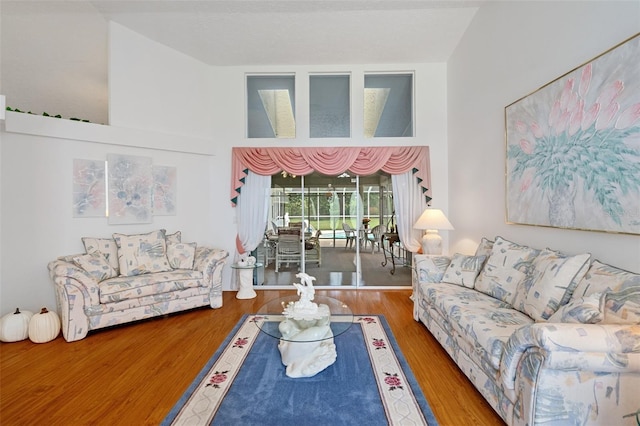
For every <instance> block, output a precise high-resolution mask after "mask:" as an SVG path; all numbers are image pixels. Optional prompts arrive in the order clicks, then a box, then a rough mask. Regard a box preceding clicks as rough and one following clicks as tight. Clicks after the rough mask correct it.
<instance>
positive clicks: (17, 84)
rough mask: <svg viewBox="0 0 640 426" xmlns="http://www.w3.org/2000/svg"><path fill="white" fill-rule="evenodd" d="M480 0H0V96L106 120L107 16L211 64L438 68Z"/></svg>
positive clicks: (25, 106)
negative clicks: (425, 65)
mask: <svg viewBox="0 0 640 426" xmlns="http://www.w3.org/2000/svg"><path fill="white" fill-rule="evenodd" d="M483 2H484V0H480V1H462V0H445V1H429V0H339V1H331V0H292V1H273V0H256V1H251V0H231V1H230V0H173V1H166V0H128V1H121V0H94V1H91V0H66V1H60V0H40V1H36V0H0V18H1V22H0V24H1V26H0V31H1V37H2V38H1V45H2V50H1V53H2V56H1V57H0V59H1V74H0V93H3V94H6V95H7V104H8V105H13V106H16V107H20V108H21V109H27V110H29V109H32V110H34V112H36V111H37V112H41V111H49V112H54V113H61V114H63V116H65V115H66V116H80V117H81V118H88V119H90V120H91V121H96V122H106V121H107V115H108V114H107V109H108V105H107V104H108V101H107V40H108V37H107V29H108V21H110V20H112V21H115V22H117V23H119V24H121V25H123V26H125V27H127V28H129V29H131V30H133V31H135V32H138V33H140V34H142V35H144V36H146V37H148V38H150V39H152V40H155V41H157V42H159V43H162V44H164V45H167V46H169V47H171V48H173V49H175V50H177V51H180V52H183V53H185V54H187V55H189V56H191V57H193V58H196V59H198V60H200V61H202V62H204V63H206V64H210V65H215V66H261V65H262V66H268V65H322V64H333V65H342V64H385V63H386V64H404V63H407V64H411V63H425V62H446V61H447V60H448V58H449V56H450V55H451V53H452V52H453V50H454V49H455V47H456V45H457V43H458V41H459V40H460V39H461V37H462V35H463V34H464V31H465V30H466V28H467V26H468V25H469V23H470V22H471V20H472V19H473V16H474V14H475V13H476V11H477V9H478V7H480V5H481V4H482V3H483Z"/></svg>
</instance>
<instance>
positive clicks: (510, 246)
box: [475, 237, 540, 305]
mask: <svg viewBox="0 0 640 426" xmlns="http://www.w3.org/2000/svg"><path fill="white" fill-rule="evenodd" d="M538 253H540V251H539V250H536V249H534V248H531V247H527V246H521V245H519V244H516V243H513V242H511V241H508V240H505V239H504V238H502V237H496V240H495V242H494V243H493V247H492V248H491V255H490V256H489V258H488V259H487V263H486V264H485V265H484V268H482V271H481V272H480V275H478V278H477V279H476V285H475V289H476V290H478V291H480V292H482V293H485V294H487V295H489V296H491V297H494V298H496V299H500V300H502V301H503V302H506V303H508V304H510V305H513V302H514V300H515V297H516V291H517V289H518V285H519V284H520V282H521V281H523V280H525V279H528V278H527V277H528V274H529V272H530V271H531V270H532V268H533V265H532V264H533V259H535V258H536V256H537V255H538Z"/></svg>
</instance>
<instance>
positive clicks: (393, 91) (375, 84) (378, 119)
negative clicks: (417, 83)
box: [364, 74, 413, 138]
mask: <svg viewBox="0 0 640 426" xmlns="http://www.w3.org/2000/svg"><path fill="white" fill-rule="evenodd" d="M364 136H365V137H367V138H374V137H375V138H379V137H410V136H413V74H369V75H365V76H364Z"/></svg>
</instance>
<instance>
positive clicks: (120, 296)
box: [48, 229, 229, 342]
mask: <svg viewBox="0 0 640 426" xmlns="http://www.w3.org/2000/svg"><path fill="white" fill-rule="evenodd" d="M181 239H182V234H181V232H180V231H178V232H176V233H174V234H171V235H166V232H165V230H164V229H160V230H157V231H153V232H149V233H146V234H135V235H124V234H113V238H83V239H82V241H83V244H84V247H85V251H86V253H83V254H75V255H69V256H63V257H59V258H58V259H56V260H54V261H52V262H50V263H49V265H48V268H49V276H50V277H51V280H52V281H53V284H54V286H55V294H56V300H57V305H58V312H59V313H60V317H61V321H62V334H63V336H64V338H65V340H66V341H67V342H73V341H76V340H80V339H83V338H84V337H86V336H87V333H88V332H89V331H90V330H96V329H99V328H103V327H109V326H112V325H116V324H122V323H126V322H131V321H137V320H141V319H144V318H150V317H155V316H158V315H164V314H168V313H172V312H178V311H184V310H187V309H192V308H196V307H201V306H206V305H209V306H211V307H212V308H220V307H222V268H223V266H224V264H225V263H226V259H227V257H228V255H229V253H228V252H227V251H225V250H221V249H216V248H210V247H203V246H198V245H197V244H196V243H182V242H181Z"/></svg>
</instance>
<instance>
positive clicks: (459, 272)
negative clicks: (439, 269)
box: [442, 253, 487, 288]
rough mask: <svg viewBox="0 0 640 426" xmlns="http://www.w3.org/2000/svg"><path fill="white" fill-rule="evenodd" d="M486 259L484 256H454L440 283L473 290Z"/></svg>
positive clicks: (458, 254)
mask: <svg viewBox="0 0 640 426" xmlns="http://www.w3.org/2000/svg"><path fill="white" fill-rule="evenodd" d="M486 259H487V257H486V256H465V255H463V254H460V253H456V254H454V255H453V258H452V259H451V263H450V264H449V266H448V267H447V270H446V271H445V272H444V276H443V277H442V282H443V283H451V284H458V285H462V286H465V287H468V288H473V286H474V284H475V282H476V277H477V276H478V274H479V273H480V270H481V269H482V266H483V265H484V261H485V260H486Z"/></svg>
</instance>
